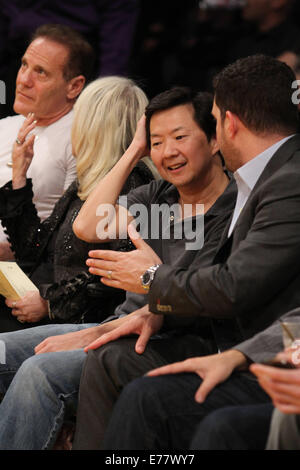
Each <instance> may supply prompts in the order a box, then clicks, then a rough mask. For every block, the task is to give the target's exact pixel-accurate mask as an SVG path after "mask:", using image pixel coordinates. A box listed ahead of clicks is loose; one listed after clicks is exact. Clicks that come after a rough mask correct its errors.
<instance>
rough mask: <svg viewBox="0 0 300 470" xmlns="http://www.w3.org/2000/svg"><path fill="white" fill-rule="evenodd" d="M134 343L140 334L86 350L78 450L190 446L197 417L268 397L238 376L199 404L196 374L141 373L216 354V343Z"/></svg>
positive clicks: (194, 339) (248, 378)
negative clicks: (140, 347) (141, 346)
mask: <svg viewBox="0 0 300 470" xmlns="http://www.w3.org/2000/svg"><path fill="white" fill-rule="evenodd" d="M135 342H136V338H124V339H121V340H118V341H115V342H112V343H109V344H108V345H106V346H103V347H101V348H99V349H98V350H95V351H90V352H89V353H88V356H87V360H86V363H85V366H84V369H83V373H82V377H81V383H80V391H79V405H78V410H77V424H76V433H75V439H74V443H73V449H74V450H84V449H85V450H87V449H128V450H130V449H174V448H186V449H187V448H188V446H189V443H190V441H191V439H192V437H193V434H194V431H195V429H196V426H197V424H198V423H199V420H200V419H202V418H203V417H204V416H206V415H207V414H208V413H209V412H211V411H213V410H215V409H217V408H220V407H223V406H225V405H227V404H229V405H230V404H234V405H236V404H241V403H257V402H258V403H259V402H261V401H268V400H269V398H268V397H267V395H266V394H265V392H264V391H263V390H262V389H261V388H260V387H259V385H258V383H257V381H256V380H255V379H254V378H253V376H251V375H250V374H234V375H233V376H232V379H230V381H228V385H226V388H225V389H224V391H223V392H222V393H221V395H215V392H217V391H218V390H219V387H220V386H219V387H217V388H216V389H215V391H214V392H212V393H211V394H210V396H209V398H210V399H209V400H206V402H205V404H204V405H198V404H196V403H195V401H194V394H195V391H196V389H197V388H198V386H199V385H200V383H201V379H200V378H199V377H198V376H197V375H194V374H181V375H176V376H165V377H159V378H149V377H147V378H144V377H142V376H143V375H144V374H145V373H146V372H148V371H149V370H151V369H153V368H155V367H159V366H162V365H165V364H167V363H171V362H174V361H179V360H183V359H185V358H187V357H193V356H201V355H202V356H203V355H207V354H212V353H214V352H215V351H214V350H213V348H212V345H211V344H209V343H206V342H205V341H204V340H202V339H201V338H199V337H197V336H194V335H185V336H184V337H181V338H178V337H177V338H169V339H159V340H151V341H150V343H149V345H148V346H147V349H146V351H145V353H144V354H142V355H137V354H136V352H135V350H134V345H135ZM141 377H142V378H141ZM134 379H137V380H134ZM226 384H227V382H226ZM126 385H127V386H126ZM221 386H225V384H222V385H221ZM195 409H196V410H199V411H197V413H195ZM164 410H165V411H164ZM178 410H183V413H181V414H178V413H177V411H178ZM174 412H175V415H174ZM168 416H170V420H169V419H168ZM105 433H106V434H105ZM104 435H105V438H104Z"/></svg>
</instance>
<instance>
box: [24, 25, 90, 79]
mask: <svg viewBox="0 0 300 470" xmlns="http://www.w3.org/2000/svg"><path fill="white" fill-rule="evenodd" d="M40 37H44V38H46V39H49V40H50V41H54V42H57V43H58V44H61V45H63V46H65V47H66V48H67V49H68V50H69V58H68V61H67V63H66V64H65V66H64V70H63V76H64V79H65V80H66V81H68V80H71V79H72V78H74V77H77V76H78V75H83V76H84V77H85V78H86V81H87V82H88V81H90V80H91V79H92V78H93V72H94V63H95V56H94V50H93V48H92V46H91V45H90V44H89V43H88V41H86V39H84V38H83V36H81V34H80V33H78V32H77V31H75V30H74V29H72V28H70V27H69V26H66V25H63V24H44V25H42V26H40V27H39V28H37V29H36V31H35V32H34V34H33V36H32V37H31V40H30V43H31V42H33V41H34V40H35V39H38V38H40Z"/></svg>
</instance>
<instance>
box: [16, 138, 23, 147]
mask: <svg viewBox="0 0 300 470" xmlns="http://www.w3.org/2000/svg"><path fill="white" fill-rule="evenodd" d="M16 143H17V144H18V145H22V144H23V142H21V141H20V139H19V137H17V138H16Z"/></svg>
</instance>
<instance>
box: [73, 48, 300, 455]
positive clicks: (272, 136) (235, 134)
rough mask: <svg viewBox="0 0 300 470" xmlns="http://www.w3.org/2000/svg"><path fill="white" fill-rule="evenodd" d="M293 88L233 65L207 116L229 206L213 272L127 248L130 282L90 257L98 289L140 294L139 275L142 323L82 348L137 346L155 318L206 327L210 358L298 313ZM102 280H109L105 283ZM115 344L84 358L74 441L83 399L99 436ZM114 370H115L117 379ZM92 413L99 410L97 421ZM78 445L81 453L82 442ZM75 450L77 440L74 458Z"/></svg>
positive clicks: (114, 262)
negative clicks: (233, 194)
mask: <svg viewBox="0 0 300 470" xmlns="http://www.w3.org/2000/svg"><path fill="white" fill-rule="evenodd" d="M294 79H295V77H294V74H293V73H292V71H291V70H290V69H289V68H288V67H287V66H286V65H285V64H282V63H280V62H279V61H277V60H275V59H272V58H269V57H266V56H252V57H249V58H246V59H241V60H239V61H237V62H236V63H234V64H232V65H230V66H228V67H227V68H226V69H225V70H224V71H222V72H221V73H220V74H219V75H218V76H217V77H216V79H215V103H214V108H213V114H214V116H215V117H216V119H217V139H218V142H219V145H220V148H221V151H222V153H223V155H224V158H225V161H226V165H227V167H228V169H229V170H231V171H233V172H234V176H235V179H236V181H237V185H238V198H237V204H236V207H235V211H234V214H233V217H232V219H231V221H230V222H229V224H228V227H227V228H226V229H225V231H224V233H223V236H222V240H221V242H220V245H219V248H218V250H217V253H216V256H215V258H214V260H213V263H212V265H211V266H209V267H207V268H201V267H200V266H199V264H198V263H197V260H195V261H194V263H192V264H191V266H189V268H188V269H180V268H177V267H172V266H169V265H166V264H160V265H159V266H158V267H157V264H159V262H158V260H157V257H156V256H152V257H151V253H149V251H147V250H146V249H145V246H144V243H143V241H142V240H137V241H135V244H136V247H137V248H138V249H137V250H136V251H135V252H132V253H130V255H129V256H128V257H126V270H127V271H129V272H130V271H131V268H132V270H133V269H134V272H135V279H132V276H131V277H130V278H129V276H126V273H125V271H124V269H123V268H122V265H123V264H124V261H125V260H124V259H123V257H122V256H114V255H113V254H108V253H107V252H105V251H101V252H99V253H98V254H95V256H97V258H98V259H95V260H94V261H93V262H91V265H92V266H93V267H94V270H93V272H94V273H96V272H97V270H98V273H99V275H101V276H102V277H104V279H103V281H102V282H104V283H105V284H107V285H111V286H114V287H121V288H125V289H126V290H130V291H134V292H137V293H138V292H142V291H143V285H142V284H143V281H141V279H142V280H143V279H144V278H145V274H146V271H147V270H148V273H149V274H151V278H152V279H151V280H150V283H149V284H150V285H149V312H151V313H148V315H147V318H145V316H144V317H143V318H142V319H141V320H140V323H138V321H136V323H135V324H131V325H130V327H126V325H125V326H124V325H123V326H122V327H121V328H119V330H118V331H114V332H113V333H111V334H108V335H106V337H102V338H101V339H100V340H99V341H97V342H96V343H94V345H92V346H91V348H95V347H99V346H103V345H104V344H105V343H108V342H109V341H111V340H115V339H117V338H118V337H120V336H123V335H128V334H130V333H136V334H140V335H141V336H144V334H145V330H146V332H147V336H148V337H150V336H151V334H154V333H155V332H157V319H156V318H157V314H163V316H164V317H167V316H170V315H178V316H183V317H190V316H196V317H198V318H199V319H201V318H202V319H203V318H209V320H210V321H211V325H212V327H213V331H214V337H215V340H216V343H217V345H218V349H219V351H221V350H227V349H229V348H231V347H233V346H234V345H235V344H237V343H238V342H239V341H236V339H237V338H239V340H240V341H243V340H246V339H248V338H250V337H251V336H253V335H254V334H255V333H257V332H258V331H261V330H263V329H265V328H266V327H267V326H269V325H270V324H271V323H272V322H273V321H275V320H276V319H277V318H278V317H279V316H281V315H282V314H284V313H285V312H286V311H288V310H291V309H293V308H295V307H297V306H298V305H299V304H300V271H299V267H298V265H297V263H295V260H296V259H298V257H299V255H300V239H299V228H300V213H299V202H300V189H299V184H298V179H299V178H298V173H299V171H300V160H299V158H300V137H299V135H295V134H296V133H297V129H298V114H297V107H296V106H295V105H294V104H293V103H292V91H293V90H292V83H293V81H294ZM154 266H155V269H154ZM107 271H109V272H111V273H112V278H113V279H107V276H106V274H105V273H106V272H107ZM153 271H154V273H153ZM140 276H141V277H140ZM161 324H162V323H161ZM161 324H160V325H159V326H160V327H161ZM122 341H123V343H122ZM124 341H125V340H121V341H118V342H114V343H111V344H112V345H114V346H112V345H108V346H105V347H101V348H99V349H98V350H96V351H93V352H92V353H90V354H89V355H88V359H87V362H86V366H85V370H84V373H83V380H82V383H81V395H80V396H81V400H80V406H79V420H78V435H80V434H81V435H83V433H80V434H79V432H80V428H82V429H84V426H83V424H82V426H81V423H82V422H83V419H84V421H85V423H86V426H87V428H86V429H88V420H87V419H86V416H88V406H87V400H85V398H84V397H85V395H86V396H88V395H89V397H88V398H89V400H88V401H89V403H93V402H94V403H96V402H97V405H98V406H97V409H98V418H99V419H98V418H97V415H95V414H94V415H93V417H92V420H93V421H94V422H96V420H97V419H98V426H97V429H100V428H101V426H102V429H103V427H104V426H105V423H103V421H104V420H103V416H104V414H106V415H107V407H106V405H107V403H108V395H109V394H110V397H111V398H110V399H109V400H110V401H111V402H112V401H113V398H112V390H114V392H116V395H117V394H118V393H119V392H120V388H121V387H120V382H119V379H118V380H117V381H116V379H117V377H119V375H118V373H116V371H117V368H114V367H115V363H113V362H114V361H112V362H110V360H109V359H111V358H112V357H113V356H114V355H116V351H118V348H119V349H120V348H122V344H123V345H124ZM125 349H126V347H125V348H124V347H123V350H125ZM123 352H124V351H123ZM199 355H203V351H201V352H200V351H199ZM114 357H115V356H114ZM123 357H124V356H123ZM109 364H110V365H109ZM124 366H126V362H125V361H123V372H122V373H124ZM118 372H119V371H118ZM117 382H118V383H117ZM91 384H92V385H91ZM104 384H105V385H104ZM108 384H109V385H108ZM249 387H250V385H249ZM92 389H93V392H91V390H92ZM249 390H250V388H249ZM257 393H258V391H257ZM97 398H98V401H97ZM248 398H249V397H248ZM259 399H262V400H263V399H264V398H263V397H260V398H259ZM101 406H103V408H104V407H105V413H104V412H103V414H102V416H101V413H102V410H101V408H100V407H101ZM81 411H82V412H84V413H83V414H82V420H81V419H80V416H81ZM100 435H101V432H100V431H99V434H98V436H100ZM98 440H99V439H98ZM81 442H83V445H84V444H85V443H84V439H83V440H82V441H81ZM79 444H80V441H79V439H78V445H77V448H79ZM93 445H95V444H93ZM99 445H101V443H100V442H98V446H99Z"/></svg>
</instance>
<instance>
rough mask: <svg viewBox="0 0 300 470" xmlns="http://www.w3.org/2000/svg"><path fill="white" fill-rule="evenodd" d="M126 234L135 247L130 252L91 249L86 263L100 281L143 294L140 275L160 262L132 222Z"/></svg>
mask: <svg viewBox="0 0 300 470" xmlns="http://www.w3.org/2000/svg"><path fill="white" fill-rule="evenodd" d="M128 234H129V236H130V238H131V240H132V242H133V244H134V245H135V247H136V250H133V251H130V252H126V253H124V252H120V251H112V250H93V251H90V252H89V256H90V257H91V258H89V259H88V260H87V262H86V264H87V265H88V266H89V271H90V273H92V274H97V275H98V276H101V282H103V284H105V285H107V286H111V287H116V288H118V289H124V290H128V291H130V292H136V293H137V294H145V290H144V289H143V287H142V285H141V279H140V277H141V275H142V274H144V272H145V271H146V270H147V269H148V268H150V266H153V265H155V264H162V261H161V259H160V258H159V256H157V254H156V253H155V251H153V250H152V248H150V246H149V245H147V243H145V242H144V240H143V239H142V238H141V237H140V236H139V234H138V233H137V231H136V229H135V227H134V226H133V224H130V225H129V226H128Z"/></svg>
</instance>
